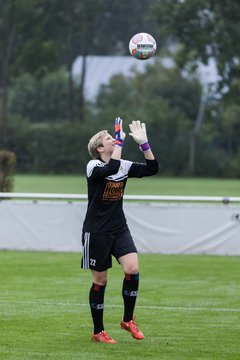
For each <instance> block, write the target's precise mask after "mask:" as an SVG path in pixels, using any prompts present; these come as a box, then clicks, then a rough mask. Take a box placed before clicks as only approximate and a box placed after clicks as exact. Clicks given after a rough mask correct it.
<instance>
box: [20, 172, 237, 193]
mask: <svg viewBox="0 0 240 360" xmlns="http://www.w3.org/2000/svg"><path fill="white" fill-rule="evenodd" d="M14 191H15V192H36V193H39V192H43V193H62V194H84V193H86V191H87V187H86V179H85V177H84V176H77V175H75V176H67V175H47V176H46V175H16V176H15V181H14ZM126 194H135V195H141V194H142V195H199V196H239V194H240V181H239V180H238V179H207V178H165V177H163V178H162V177H157V176H154V177H150V178H144V179H129V180H128V183H127V187H126Z"/></svg>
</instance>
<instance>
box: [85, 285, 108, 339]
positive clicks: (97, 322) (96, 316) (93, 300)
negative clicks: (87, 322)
mask: <svg viewBox="0 0 240 360" xmlns="http://www.w3.org/2000/svg"><path fill="white" fill-rule="evenodd" d="M105 288H106V286H102V285H98V284H94V283H93V284H92V287H91V289H90V292H89V304H90V308H91V313H92V319H93V325H94V330H93V332H94V334H98V333H100V332H101V331H102V330H104V326H103V308H104V292H105Z"/></svg>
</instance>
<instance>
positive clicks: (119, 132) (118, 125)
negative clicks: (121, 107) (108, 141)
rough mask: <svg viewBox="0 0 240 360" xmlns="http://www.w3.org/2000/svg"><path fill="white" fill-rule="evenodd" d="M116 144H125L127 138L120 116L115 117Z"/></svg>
mask: <svg viewBox="0 0 240 360" xmlns="http://www.w3.org/2000/svg"><path fill="white" fill-rule="evenodd" d="M114 125H115V138H116V140H115V145H117V146H123V141H124V139H125V136H126V135H125V133H124V132H123V129H122V119H121V118H120V117H119V116H118V117H117V118H116V119H115V124H114Z"/></svg>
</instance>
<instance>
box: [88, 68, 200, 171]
mask: <svg viewBox="0 0 240 360" xmlns="http://www.w3.org/2000/svg"><path fill="white" fill-rule="evenodd" d="M133 75H134V74H133ZM200 94H201V88H200V84H199V83H198V81H197V80H193V79H192V80H190V79H186V78H184V77H183V76H182V74H181V72H180V71H179V69H177V68H172V69H165V68H163V67H162V66H161V64H160V63H158V62H157V63H156V64H155V65H149V66H148V67H147V69H146V72H144V73H136V74H135V76H133V77H131V78H125V77H123V76H121V75H118V76H115V77H113V78H112V79H111V81H110V83H109V84H108V85H104V86H103V87H102V89H101V90H100V93H99V96H98V99H97V114H96V116H95V118H96V126H98V127H99V129H100V127H105V128H110V129H111V124H112V119H114V117H115V116H116V115H120V116H122V117H123V119H124V128H125V130H126V131H128V123H129V122H130V121H132V120H137V119H140V120H141V121H144V122H146V124H147V129H148V134H149V137H150V138H151V145H152V147H153V149H154V152H155V153H156V154H157V157H158V159H159V162H160V164H161V171H162V173H165V174H174V175H180V174H181V175H184V174H188V173H189V170H188V156H189V155H188V149H189V134H190V130H191V129H192V127H193V124H194V122H195V119H196V116H197V108H198V104H199V99H200ZM125 146H126V148H127V150H129V152H132V150H133V146H134V144H133V142H132V141H131V140H129V141H126V144H125ZM125 146H124V147H125ZM138 160H141V154H139V158H138Z"/></svg>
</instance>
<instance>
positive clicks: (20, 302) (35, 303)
mask: <svg viewBox="0 0 240 360" xmlns="http://www.w3.org/2000/svg"><path fill="white" fill-rule="evenodd" d="M0 303H3V304H9V305H11V304H14V305H16V304H19V305H27V304H28V305H39V306H40V305H52V306H77V307H89V304H81V303H79V304H75V303H62V302H51V301H41V302H39V301H12V300H7V299H0ZM105 307H107V308H122V307H123V305H116V304H112V305H111V304H110V305H106V306H105ZM137 308H140V309H152V310H163V311H164V310H165V311H211V312H237V313H238V312H240V309H234V308H207V307H206V308H204V307H184V306H157V305H156V306H155V305H138V306H137Z"/></svg>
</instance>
